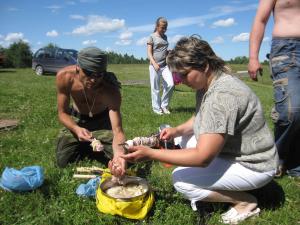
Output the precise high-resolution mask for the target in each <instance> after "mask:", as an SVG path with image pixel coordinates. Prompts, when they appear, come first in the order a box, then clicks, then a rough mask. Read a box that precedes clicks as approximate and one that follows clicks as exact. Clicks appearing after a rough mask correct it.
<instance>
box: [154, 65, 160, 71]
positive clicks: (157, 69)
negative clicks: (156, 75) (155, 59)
mask: <svg viewBox="0 0 300 225" xmlns="http://www.w3.org/2000/svg"><path fill="white" fill-rule="evenodd" d="M153 67H154V69H155V71H156V72H157V71H159V68H160V67H159V65H158V64H157V63H154V64H153Z"/></svg>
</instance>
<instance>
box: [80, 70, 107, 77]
mask: <svg viewBox="0 0 300 225" xmlns="http://www.w3.org/2000/svg"><path fill="white" fill-rule="evenodd" d="M82 71H83V72H84V74H85V75H86V76H87V77H89V78H95V79H97V78H100V77H103V75H104V74H105V72H97V73H95V72H92V71H88V70H84V69H82Z"/></svg>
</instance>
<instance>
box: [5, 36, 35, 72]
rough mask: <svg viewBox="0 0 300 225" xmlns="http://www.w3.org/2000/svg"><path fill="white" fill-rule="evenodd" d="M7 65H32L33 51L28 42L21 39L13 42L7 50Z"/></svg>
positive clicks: (18, 66)
mask: <svg viewBox="0 0 300 225" xmlns="http://www.w3.org/2000/svg"><path fill="white" fill-rule="evenodd" d="M4 56H5V65H6V67H14V68H24V67H31V60H32V52H31V50H30V47H29V45H28V43H26V42H24V41H19V42H15V43H13V44H11V45H10V46H9V48H8V49H6V51H5V54H4Z"/></svg>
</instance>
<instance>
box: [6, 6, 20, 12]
mask: <svg viewBox="0 0 300 225" xmlns="http://www.w3.org/2000/svg"><path fill="white" fill-rule="evenodd" d="M7 10H8V11H11V12H15V11H19V9H18V8H15V7H10V8H8V9H7Z"/></svg>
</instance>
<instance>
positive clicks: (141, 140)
mask: <svg viewBox="0 0 300 225" xmlns="http://www.w3.org/2000/svg"><path fill="white" fill-rule="evenodd" d="M120 145H123V146H124V147H125V148H128V147H131V146H138V145H145V146H149V147H157V146H158V145H159V139H158V137H157V136H150V137H135V138H133V139H132V140H127V141H125V143H122V144H120Z"/></svg>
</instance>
